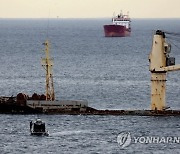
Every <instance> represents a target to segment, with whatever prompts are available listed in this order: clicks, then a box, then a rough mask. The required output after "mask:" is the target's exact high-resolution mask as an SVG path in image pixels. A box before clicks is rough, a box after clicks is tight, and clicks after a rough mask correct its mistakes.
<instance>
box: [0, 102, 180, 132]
mask: <svg viewBox="0 0 180 154" xmlns="http://www.w3.org/2000/svg"><path fill="white" fill-rule="evenodd" d="M0 114H62V115H113V116H123V115H132V116H180V110H166V111H154V110H97V109H94V108H91V107H87V108H86V110H85V111H80V110H73V109H72V110H65V109H61V110H60V109H54V110H46V112H43V110H42V109H33V108H30V107H27V106H20V105H17V104H0ZM32 135H33V134H32ZM34 135H35V134H34ZM39 135H40V134H39Z"/></svg>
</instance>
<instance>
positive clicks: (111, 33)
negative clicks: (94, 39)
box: [104, 12, 131, 37]
mask: <svg viewBox="0 0 180 154" xmlns="http://www.w3.org/2000/svg"><path fill="white" fill-rule="evenodd" d="M104 34H105V37H126V36H130V34H131V19H130V18H129V15H128V13H127V15H124V14H123V13H122V12H121V13H120V14H118V15H117V16H114V17H113V18H112V24H109V25H104Z"/></svg>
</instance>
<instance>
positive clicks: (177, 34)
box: [165, 31, 180, 49]
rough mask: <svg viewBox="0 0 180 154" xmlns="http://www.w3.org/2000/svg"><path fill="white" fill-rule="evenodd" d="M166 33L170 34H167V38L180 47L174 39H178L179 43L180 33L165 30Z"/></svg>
mask: <svg viewBox="0 0 180 154" xmlns="http://www.w3.org/2000/svg"><path fill="white" fill-rule="evenodd" d="M165 34H167V35H169V36H166V38H168V40H169V42H170V43H171V44H173V45H174V46H175V47H176V48H178V49H180V47H179V46H178V45H177V44H175V43H174V41H176V42H178V43H179V42H180V38H178V37H180V33H174V32H167V31H165Z"/></svg>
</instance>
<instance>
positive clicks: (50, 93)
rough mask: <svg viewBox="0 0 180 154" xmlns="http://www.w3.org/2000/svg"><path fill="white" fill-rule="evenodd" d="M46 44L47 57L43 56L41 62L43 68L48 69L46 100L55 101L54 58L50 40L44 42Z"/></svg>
mask: <svg viewBox="0 0 180 154" xmlns="http://www.w3.org/2000/svg"><path fill="white" fill-rule="evenodd" d="M43 45H44V46H45V50H44V51H45V54H46V57H45V58H42V60H41V63H42V66H43V68H44V69H45V70H46V100H47V101H53V100H55V94H54V86H53V73H52V67H53V59H52V58H51V57H50V55H49V47H50V44H49V41H48V40H46V41H45V43H43Z"/></svg>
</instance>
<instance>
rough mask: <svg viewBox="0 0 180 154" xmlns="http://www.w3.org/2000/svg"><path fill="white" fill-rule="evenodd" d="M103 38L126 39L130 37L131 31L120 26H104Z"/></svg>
mask: <svg viewBox="0 0 180 154" xmlns="http://www.w3.org/2000/svg"><path fill="white" fill-rule="evenodd" d="M104 33H105V37H126V36H130V34H131V29H130V28H129V29H127V28H126V27H125V26H122V25H104Z"/></svg>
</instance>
